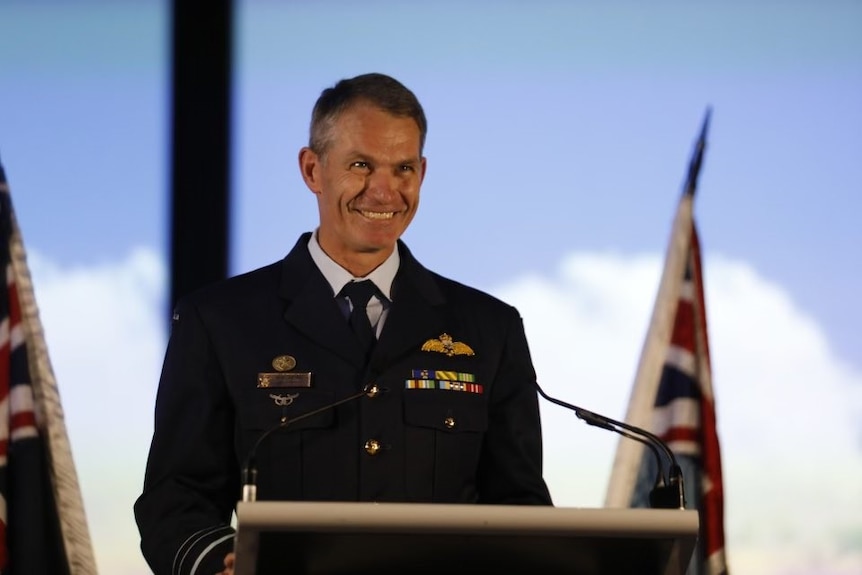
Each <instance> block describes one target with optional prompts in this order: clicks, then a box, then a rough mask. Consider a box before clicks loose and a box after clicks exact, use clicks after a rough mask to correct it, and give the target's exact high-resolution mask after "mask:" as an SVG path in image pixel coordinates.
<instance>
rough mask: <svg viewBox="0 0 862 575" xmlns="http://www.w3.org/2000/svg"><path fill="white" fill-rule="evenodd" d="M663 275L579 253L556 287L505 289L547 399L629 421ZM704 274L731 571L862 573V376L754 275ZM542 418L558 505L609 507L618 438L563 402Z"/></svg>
mask: <svg viewBox="0 0 862 575" xmlns="http://www.w3.org/2000/svg"><path fill="white" fill-rule="evenodd" d="M661 265H662V260H661V258H660V257H659V256H658V255H654V256H639V257H627V256H621V255H615V254H573V255H571V256H570V257H568V258H567V259H566V260H565V261H564V262H563V263H562V265H561V267H560V271H559V274H558V276H557V277H553V278H547V277H545V278H539V277H529V278H522V279H518V280H514V281H512V282H511V283H509V284H507V285H504V286H500V287H499V289H496V290H494V291H495V293H496V294H497V295H499V296H501V297H502V298H503V299H505V300H507V301H509V302H510V303H512V304H514V305H516V306H517V307H518V308H519V310H520V311H521V314H522V315H523V316H524V321H525V326H526V329H527V335H528V337H529V339H530V344H531V349H532V351H533V355H534V362H535V364H536V370H537V372H538V374H539V381H540V384H542V385H543V387H544V389H545V391H546V392H548V393H549V394H550V395H552V396H555V397H557V398H559V399H563V400H566V401H568V402H569V403H574V404H576V405H578V406H580V407H585V408H587V409H590V410H593V411H598V412H600V413H603V414H605V415H608V416H610V417H613V418H617V419H620V418H622V417H624V414H625V410H626V407H627V402H628V397H629V393H630V392H631V385H632V382H633V380H634V374H635V370H636V367H637V360H638V358H639V356H640V346H641V345H642V342H643V339H644V337H645V335H646V328H647V325H648V322H649V317H650V314H651V313H652V306H653V302H654V298H655V292H656V289H657V286H658V282H659V276H660V273H661ZM704 274H705V283H706V286H707V293H706V299H707V302H706V306H707V315H708V321H709V332H710V339H711V342H710V344H711V354H712V366H713V386H714V390H715V395H716V405H717V411H718V414H717V417H718V425H719V439H720V441H721V447H722V459H723V465H724V480H725V490H726V501H725V503H726V526H727V527H726V528H727V536H728V555H729V560H730V561H731V567H732V568H734V570H736V571H738V572H744V573H761V574H776V575H777V574H778V573H810V572H814V571H815V570H816V571H817V572H818V573H850V572H854V573H855V572H858V570H859V569H860V567H862V541H860V540H859V538H860V531H862V519H859V517H860V511H862V449H860V445H859V424H858V421H859V415H860V413H862V374H860V373H859V372H858V371H857V370H854V369H853V368H852V367H851V366H849V365H846V364H842V362H841V361H839V360H838V359H837V358H836V357H835V356H834V355H833V354H832V353H831V351H830V349H829V344H828V341H827V338H826V336H825V334H824V332H823V330H822V328H820V327H819V326H818V325H817V324H816V323H815V322H814V321H813V320H812V319H811V318H810V317H808V316H807V315H806V314H805V313H804V312H803V311H802V310H800V309H798V307H796V306H795V304H794V303H793V301H792V300H791V298H790V297H789V296H788V294H787V293H786V292H785V291H784V290H782V289H781V288H780V287H779V286H776V285H774V284H771V283H770V282H768V281H767V280H765V279H764V278H762V277H760V276H758V274H757V273H756V271H755V270H753V269H751V268H750V266H748V265H746V264H745V263H742V262H735V261H730V260H727V259H724V258H720V257H716V258H711V259H708V260H707V262H706V269H705V272H704ZM542 414H543V417H544V424H543V425H544V432H545V443H546V455H545V461H546V466H545V467H546V475H547V478H548V482H549V484H550V486H551V490H552V493H553V495H554V497H555V502H556V503H557V504H558V505H566V506H578V507H593V506H601V505H602V504H603V501H604V496H605V488H606V485H607V482H608V478H609V476H610V468H611V465H612V462H613V455H614V451H615V449H616V444H617V439H616V436H613V434H611V433H609V432H605V431H602V430H600V429H597V428H593V427H588V426H586V425H584V424H583V423H582V422H581V421H580V420H577V419H576V418H575V417H574V416H573V415H571V414H569V413H568V412H566V411H565V410H562V408H558V407H557V406H554V405H551V404H543V406H542ZM609 436H611V437H609ZM737 552H738V553H737ZM800 569H801V570H800Z"/></svg>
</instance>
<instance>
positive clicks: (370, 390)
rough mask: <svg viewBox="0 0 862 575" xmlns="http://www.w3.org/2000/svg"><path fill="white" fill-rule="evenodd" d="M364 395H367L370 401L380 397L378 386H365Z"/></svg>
mask: <svg viewBox="0 0 862 575" xmlns="http://www.w3.org/2000/svg"><path fill="white" fill-rule="evenodd" d="M365 395H367V396H368V397H370V398H371V399H374V398H375V397H377V396H378V395H380V386H378V385H377V384H376V383H372V384H371V385H367V386H365Z"/></svg>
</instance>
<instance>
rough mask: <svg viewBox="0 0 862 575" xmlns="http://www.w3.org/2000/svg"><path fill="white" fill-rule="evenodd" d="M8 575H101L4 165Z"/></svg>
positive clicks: (1, 566)
mask: <svg viewBox="0 0 862 575" xmlns="http://www.w3.org/2000/svg"><path fill="white" fill-rule="evenodd" d="M0 269H2V270H3V271H4V272H5V273H4V275H5V280H6V281H5V282H0V574H2V575H43V574H44V575H62V574H68V575H83V574H91V573H96V567H95V562H94V559H93V551H92V545H91V543H90V536H89V532H88V530H87V524H86V519H85V516H84V509H83V504H82V500H81V492H80V489H79V486H78V479H77V475H76V473H75V467H74V464H73V461H72V453H71V448H70V445H69V440H68V437H67V435H66V429H65V423H64V420H63V410H62V407H61V405H60V399H59V394H58V391H57V384H56V381H55V379H54V375H53V371H52V368H51V364H50V361H49V358H48V352H47V346H46V344H45V340H44V334H43V331H42V327H41V322H40V320H39V312H38V308H37V307H36V300H35V297H34V294H33V286H32V282H31V280H30V272H29V270H28V268H27V261H26V254H25V252H24V246H23V243H22V240H21V233H20V230H19V229H18V224H17V221H16V219H15V214H14V211H13V209H12V199H11V197H10V195H9V187H8V185H7V183H6V175H5V173H4V171H3V167H2V165H0Z"/></svg>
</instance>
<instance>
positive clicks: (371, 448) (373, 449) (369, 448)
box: [365, 439, 380, 455]
mask: <svg viewBox="0 0 862 575" xmlns="http://www.w3.org/2000/svg"><path fill="white" fill-rule="evenodd" d="M378 451H380V442H379V441H377V440H376V439H369V440H368V441H366V442H365V452H366V453H367V454H368V455H377V452H378Z"/></svg>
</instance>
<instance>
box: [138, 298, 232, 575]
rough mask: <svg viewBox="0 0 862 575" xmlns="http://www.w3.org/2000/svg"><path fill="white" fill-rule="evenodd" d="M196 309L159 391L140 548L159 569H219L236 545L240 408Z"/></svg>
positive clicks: (173, 340)
mask: <svg viewBox="0 0 862 575" xmlns="http://www.w3.org/2000/svg"><path fill="white" fill-rule="evenodd" d="M218 360H219V358H218V357H216V354H215V352H214V350H213V347H212V345H211V342H210V338H209V335H208V333H207V329H206V326H205V324H204V322H203V320H202V319H201V316H200V313H199V311H198V309H197V308H195V307H194V306H192V305H190V304H183V303H181V304H180V305H179V306H178V308H177V310H176V311H175V313H174V319H173V323H172V327H171V336H170V340H169V342H168V347H167V351H166V354H165V360H164V364H163V367H162V374H161V379H160V381H159V389H158V394H157V397H156V408H155V427H154V433H153V440H152V444H151V446H150V453H149V458H148V460H147V469H146V474H145V477H144V488H143V492H142V494H141V495H140V497H139V498H138V500H137V501H136V502H135V506H134V511H135V520H136V521H137V524H138V529H139V531H140V534H141V550H142V552H143V555H144V557H145V559H146V560H147V562H148V563H149V565H150V567H151V569H152V570H153V572H154V573H155V574H156V575H162V574H164V575H174V574H176V575H180V574H182V575H185V574H187V573H192V572H196V573H216V572H220V571H221V570H223V569H224V564H223V561H224V556H225V554H226V553H228V552H229V551H231V550H232V548H233V534H234V531H233V529H232V527H231V526H230V520H231V515H232V513H233V509H234V505H235V503H236V500H237V497H238V494H239V471H238V466H237V463H236V461H237V458H236V454H235V452H234V407H233V403H232V401H231V398H230V395H229V393H228V390H227V386H226V383H225V380H224V376H223V374H222V371H221V369H220V365H219V361H218Z"/></svg>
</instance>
